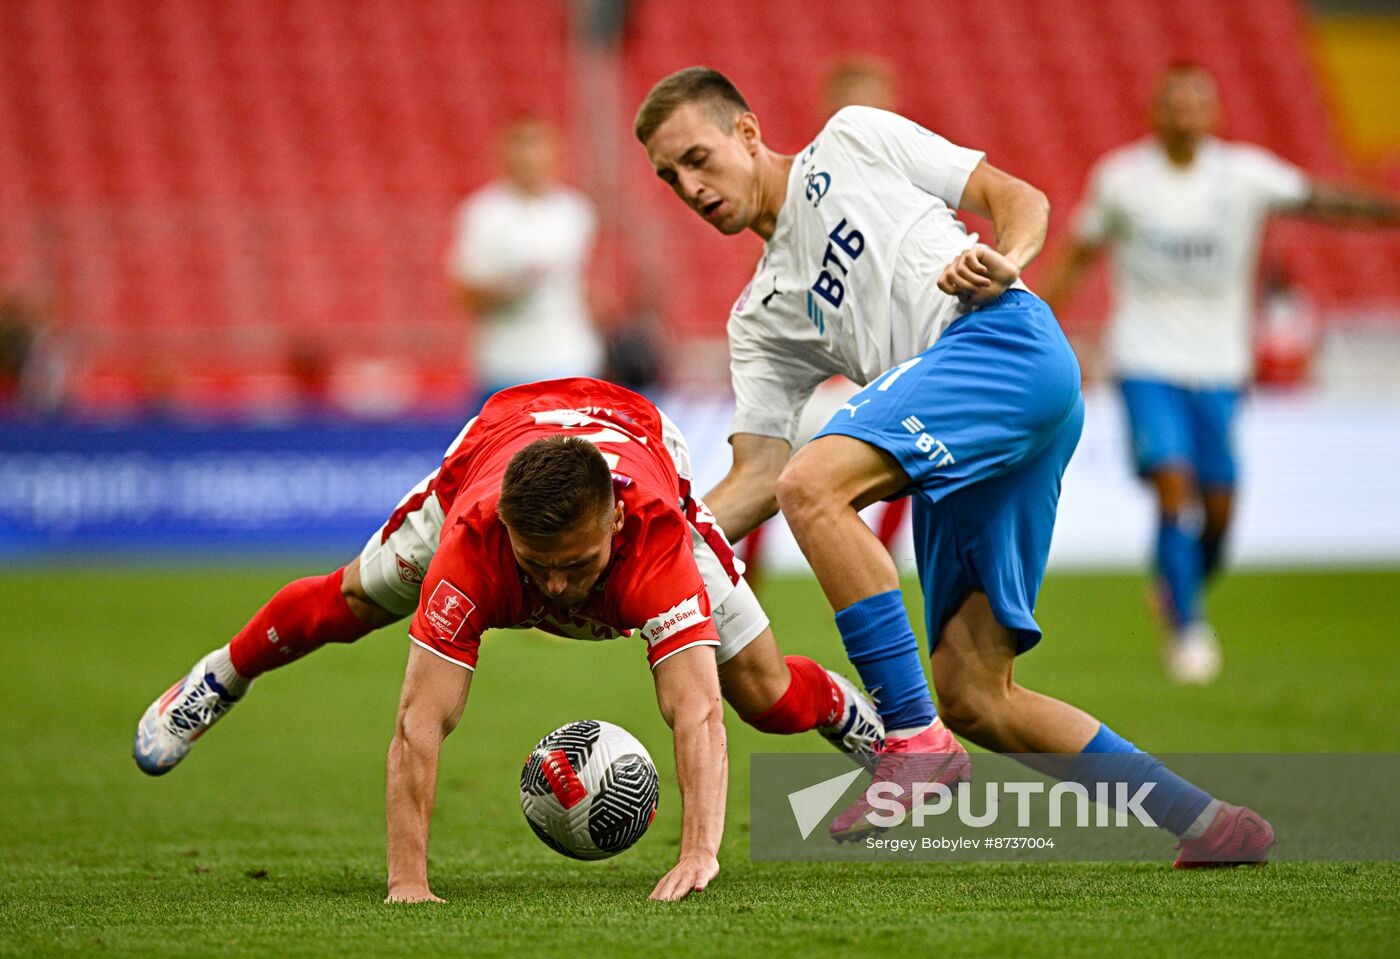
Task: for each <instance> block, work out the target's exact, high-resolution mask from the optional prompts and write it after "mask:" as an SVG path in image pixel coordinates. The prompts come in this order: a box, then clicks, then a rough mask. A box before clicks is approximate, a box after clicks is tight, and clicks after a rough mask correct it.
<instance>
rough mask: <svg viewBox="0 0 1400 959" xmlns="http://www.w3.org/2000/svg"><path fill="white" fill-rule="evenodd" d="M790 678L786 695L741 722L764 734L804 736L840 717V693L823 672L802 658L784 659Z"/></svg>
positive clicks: (790, 657)
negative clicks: (795, 734)
mask: <svg viewBox="0 0 1400 959" xmlns="http://www.w3.org/2000/svg"><path fill="white" fill-rule="evenodd" d="M786 662H787V665H788V672H789V673H790V674H791V676H792V679H791V680H790V681H789V682H788V688H787V692H785V693H783V694H782V696H780V697H778V701H777V702H776V703H774V704H773V705H772V706H769V707H768V708H767V709H765V710H764V711H763V712H761V713H759V714H758V715H757V716H749V717H746V718H745V719H744V722H746V723H748V724H749V725H750V726H752V727H753V728H754V729H760V730H762V731H763V732H765V733H784V734H785V733H805V732H806V731H807V730H809V729H816V728H817V727H818V726H830V725H831V724H832V723H834V722H835V721H836V717H837V716H839V715H840V714H841V690H840V689H838V688H837V687H836V684H835V683H833V682H832V681H831V677H830V676H828V675H827V674H826V670H825V669H823V668H822V667H821V666H820V665H819V664H817V663H814V662H812V660H810V659H808V658H807V657H806V656H788V657H786Z"/></svg>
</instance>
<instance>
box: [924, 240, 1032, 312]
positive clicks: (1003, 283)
mask: <svg viewBox="0 0 1400 959" xmlns="http://www.w3.org/2000/svg"><path fill="white" fill-rule="evenodd" d="M1020 275H1021V271H1020V270H1018V269H1017V268H1016V264H1015V263H1013V262H1011V261H1010V260H1008V259H1007V258H1006V257H1004V256H1002V255H1001V254H1000V253H998V252H997V251H996V250H994V249H992V248H991V247H989V246H987V245H986V244H985V243H977V244H974V245H973V246H971V247H969V248H968V249H966V250H963V251H962V252H961V253H959V254H958V255H957V256H956V257H955V258H954V259H953V262H951V263H949V264H948V265H947V266H945V267H944V268H943V274H942V275H941V276H940V277H939V278H938V288H939V289H940V290H942V291H943V292H944V293H947V294H948V295H949V296H956V297H957V298H958V299H959V300H961V301H962V302H964V303H966V304H967V305H969V306H981V305H982V304H983V303H990V302H991V301H992V300H995V299H996V298H997V297H999V296H1001V295H1002V294H1003V293H1005V292H1006V291H1007V289H1009V288H1010V286H1011V284H1012V283H1015V282H1016V280H1017V278H1018V277H1020Z"/></svg>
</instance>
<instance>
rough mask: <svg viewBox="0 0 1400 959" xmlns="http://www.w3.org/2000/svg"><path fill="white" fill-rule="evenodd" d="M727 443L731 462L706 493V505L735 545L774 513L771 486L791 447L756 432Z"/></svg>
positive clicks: (736, 436) (781, 469) (790, 452)
mask: <svg viewBox="0 0 1400 959" xmlns="http://www.w3.org/2000/svg"><path fill="white" fill-rule="evenodd" d="M730 442H731V443H732V445H733V452H734V461H733V463H732V464H731V465H730V467H729V472H728V473H726V474H725V475H724V479H722V480H720V481H719V482H718V483H717V484H715V488H714V489H712V490H710V492H709V493H708V494H706V496H705V505H706V506H708V507H709V508H710V512H712V513H714V515H715V519H716V520H717V521H718V522H719V528H720V529H722V530H724V535H725V536H726V537H728V539H729V541H730V542H737V541H738V540H740V539H743V538H744V537H745V536H747V535H749V534H750V533H752V532H753V531H754V530H755V529H757V528H758V527H759V526H760V525H761V524H762V523H764V522H765V521H766V520H768V519H770V518H772V517H773V516H774V515H776V514H777V512H778V499H777V497H776V496H775V495H774V494H773V487H774V484H776V483H777V481H778V474H779V473H781V472H782V471H783V467H784V466H785V465H786V464H787V461H788V458H789V457H790V456H791V455H792V447H791V446H789V445H788V443H787V441H786V440H781V439H778V438H777V437H774V436H759V435H757V434H755V433H736V434H734V436H733V437H732V438H731V441H730Z"/></svg>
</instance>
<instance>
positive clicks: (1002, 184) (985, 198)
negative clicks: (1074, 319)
mask: <svg viewBox="0 0 1400 959" xmlns="http://www.w3.org/2000/svg"><path fill="white" fill-rule="evenodd" d="M958 207H959V209H962V210H966V211H968V212H969V213H975V214H977V215H978V216H983V217H986V218H987V219H989V220H991V221H992V226H993V228H994V229H995V230H996V235H997V245H996V247H995V248H992V247H990V246H987V245H986V244H983V243H978V244H976V245H975V246H973V247H971V248H969V249H967V250H964V251H963V252H962V253H961V254H959V255H958V256H957V257H956V258H955V259H954V260H953V261H952V262H951V263H949V264H948V265H947V267H945V268H944V270H943V274H942V276H940V277H939V278H938V288H939V289H940V290H942V291H943V292H944V293H947V294H949V295H950V296H956V297H958V298H959V299H961V300H963V301H964V302H966V303H969V304H971V305H974V306H976V305H980V304H982V303H989V302H991V301H992V300H994V299H996V298H997V297H999V296H1001V295H1002V294H1003V293H1005V292H1006V291H1007V290H1008V289H1009V288H1010V287H1011V284H1012V283H1015V282H1016V280H1017V279H1018V278H1019V277H1020V276H1021V271H1022V270H1023V269H1025V268H1026V266H1028V265H1029V264H1030V262H1031V261H1032V260H1034V259H1035V258H1036V256H1037V255H1038V254H1039V253H1040V250H1041V248H1042V247H1043V246H1044V245H1045V235H1046V233H1047V231H1048V230H1049V228H1050V201H1049V200H1048V199H1046V197H1045V194H1044V193H1042V192H1041V191H1040V190H1037V189H1036V188H1035V187H1033V186H1031V185H1030V184H1029V183H1027V182H1025V181H1024V180H1020V179H1017V178H1016V177H1014V176H1012V175H1011V174H1009V173H1006V172H1004V171H1002V170H998V169H997V168H996V167H994V166H992V165H991V164H990V163H988V162H986V161H985V160H983V161H982V162H981V163H979V164H978V165H977V167H976V169H974V170H973V171H972V175H971V176H970V177H968V180H967V186H966V187H964V188H963V195H962V200H961V201H960V202H959V204H958Z"/></svg>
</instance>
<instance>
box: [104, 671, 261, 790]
mask: <svg viewBox="0 0 1400 959" xmlns="http://www.w3.org/2000/svg"><path fill="white" fill-rule="evenodd" d="M218 652H221V650H216V651H215V652H214V653H210V654H209V655H208V656H206V657H204V658H203V659H201V660H200V661H199V662H197V663H195V664H194V668H193V669H191V670H190V672H189V675H188V676H186V677H185V678H183V679H181V680H180V681H179V682H178V683H176V684H175V685H174V686H171V687H170V688H169V689H167V690H166V691H165V693H164V694H163V695H162V696H161V697H160V698H159V699H157V700H156V701H155V702H153V703H151V705H150V706H149V707H147V709H146V712H145V714H144V715H143V716H142V717H141V722H140V724H139V725H137V727H136V742H135V745H134V746H133V747H132V751H131V755H132V757H133V758H134V759H135V760H136V765H138V766H140V767H141V771H142V772H144V773H147V774H148V775H151V776H162V775H164V774H165V773H168V772H170V770H172V769H174V768H175V766H176V764H178V763H179V762H180V760H182V759H184V758H185V754H186V753H187V752H189V751H190V748H191V747H192V746H194V743H195V740H196V739H198V738H199V737H200V736H203V735H204V733H205V732H206V731H207V730H208V729H209V727H210V726H212V725H214V724H215V723H217V722H218V721H219V720H220V719H222V718H223V717H224V715H225V714H226V713H227V712H228V711H229V710H230V709H232V708H233V706H234V704H235V703H237V702H238V701H239V700H240V699H242V698H243V695H244V694H245V693H246V692H247V691H248V687H249V686H251V685H252V682H251V681H247V682H243V683H240V685H241V686H242V689H240V690H239V691H238V692H237V693H236V694H235V693H233V692H231V691H230V690H229V689H227V688H226V687H225V686H224V685H222V684H221V683H220V682H219V680H218V677H217V676H215V674H214V671H213V670H211V669H209V668H208V666H207V663H208V661H209V660H210V659H211V658H212V657H213V656H215V655H217V653H218Z"/></svg>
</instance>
